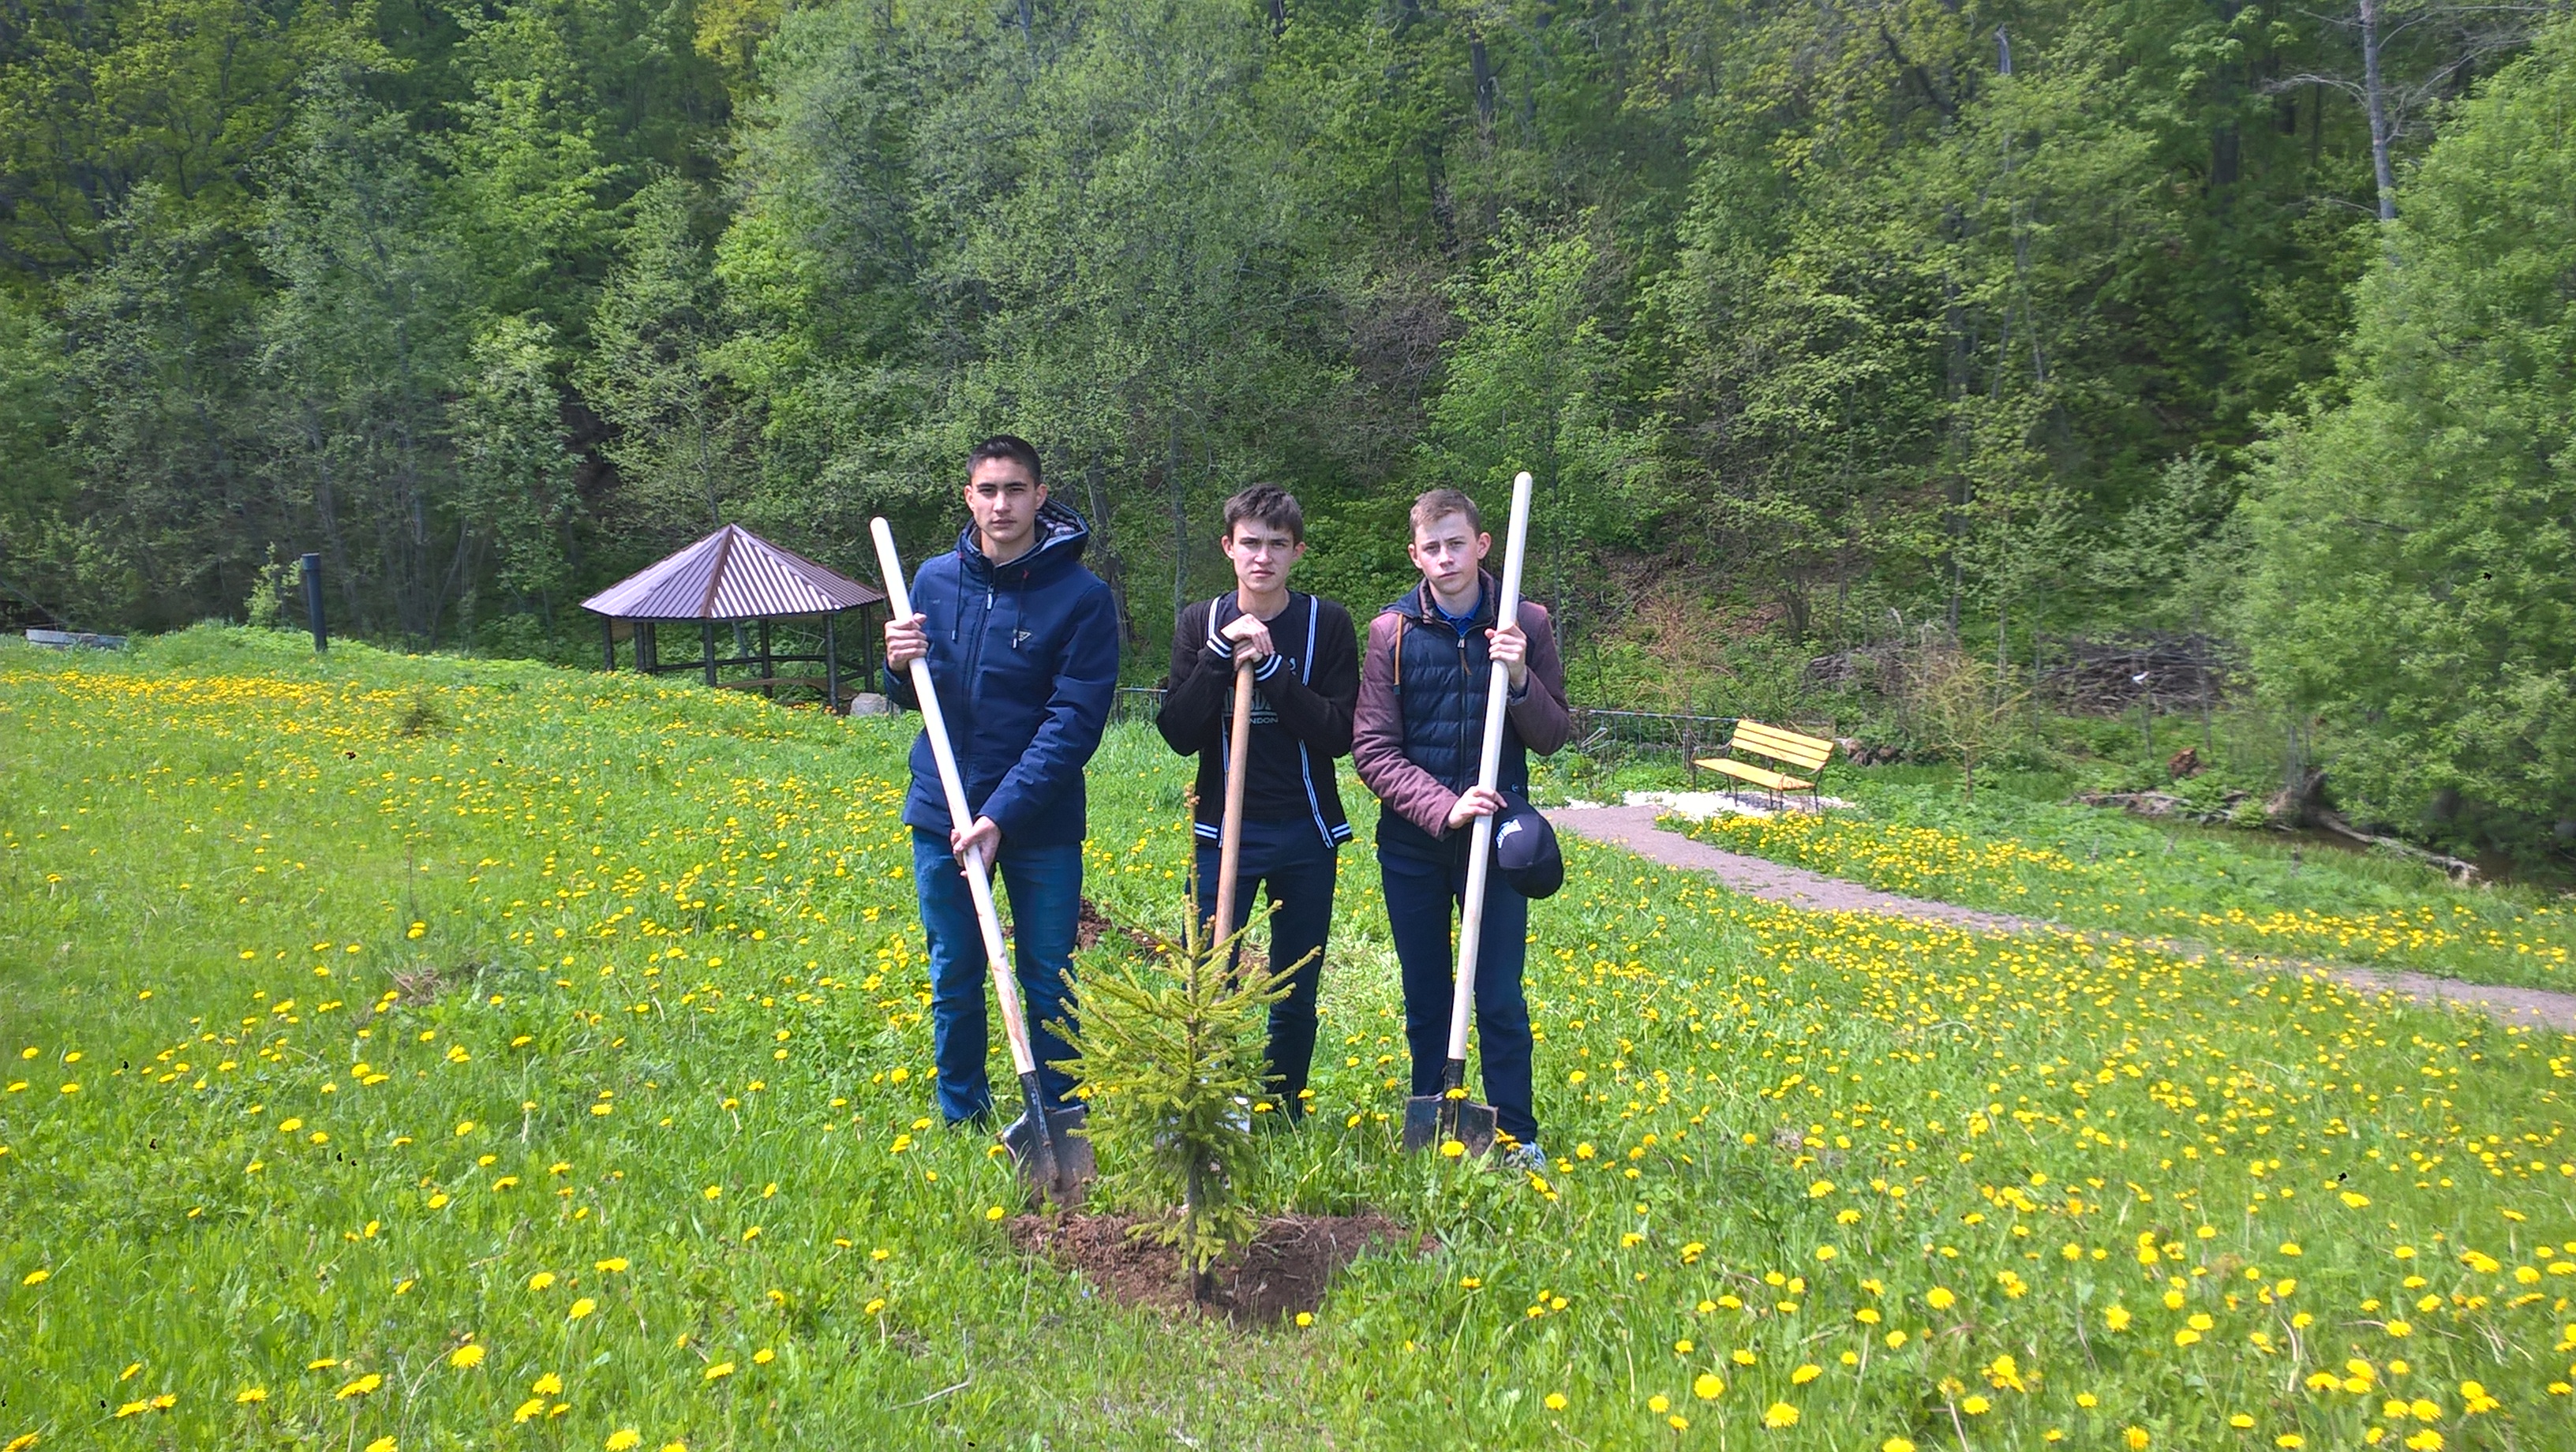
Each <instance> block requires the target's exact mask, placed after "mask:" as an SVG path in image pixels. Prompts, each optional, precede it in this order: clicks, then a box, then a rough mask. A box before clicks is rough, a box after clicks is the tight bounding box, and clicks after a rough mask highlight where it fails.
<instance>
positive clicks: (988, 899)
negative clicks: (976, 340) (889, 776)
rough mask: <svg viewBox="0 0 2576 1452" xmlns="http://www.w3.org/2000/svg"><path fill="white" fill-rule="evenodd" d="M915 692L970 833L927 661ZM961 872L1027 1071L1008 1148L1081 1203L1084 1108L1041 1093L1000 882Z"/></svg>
mask: <svg viewBox="0 0 2576 1452" xmlns="http://www.w3.org/2000/svg"><path fill="white" fill-rule="evenodd" d="M868 531H869V533H871V534H873V535H875V536H876V542H877V568H878V570H880V571H881V572H883V574H884V576H885V587H886V600H887V603H888V604H889V605H891V606H892V607H893V609H894V614H895V618H896V619H898V620H902V619H906V618H908V617H910V616H911V614H912V592H911V591H910V590H909V589H908V588H907V587H906V585H905V583H904V574H903V561H902V560H901V559H899V558H897V557H896V555H895V551H894V531H892V530H890V529H888V528H887V527H886V522H885V521H884V520H883V519H874V520H870V521H869V522H868ZM912 689H913V694H915V695H916V696H919V697H920V698H921V721H922V731H923V734H925V735H927V736H928V737H929V738H930V755H931V759H932V760H934V761H936V762H938V763H939V786H940V789H941V790H942V791H944V792H946V793H947V796H948V819H949V820H950V821H951V822H954V823H956V824H957V826H958V827H959V829H960V830H963V829H964V828H965V827H966V826H968V825H969V824H971V823H973V822H974V820H975V814H974V813H973V812H971V811H969V810H968V809H967V806H966V785H965V783H964V782H963V781H962V780H960V779H959V777H958V775H957V753H956V751H955V749H954V748H952V747H951V746H950V745H949V742H948V720H947V718H946V717H945V716H944V715H942V714H941V713H940V709H939V693H938V691H937V690H936V689H934V688H933V686H932V684H931V680H930V662H929V661H928V660H917V661H914V662H913V663H912ZM960 870H962V871H963V872H964V873H965V874H966V890H967V892H968V893H969V894H970V895H972V896H973V897H974V899H975V921H976V923H977V925H978V926H980V927H982V928H983V930H984V962H985V965H986V966H987V967H988V968H990V969H991V970H992V974H993V993H994V996H995V997H996V998H998V999H1000V1000H1001V1008H1002V1033H1003V1036H1004V1037H1006V1038H1008V1039H1009V1040H1010V1042H1011V1067H1012V1068H1013V1069H1015V1070H1017V1071H1019V1076H1020V1103H1021V1109H1020V1117H1019V1118H1018V1119H1015V1120H1013V1121H1011V1123H1010V1125H1009V1126H1008V1127H1006V1128H1005V1129H1003V1131H1002V1144H1003V1147H1004V1148H1006V1149H1008V1150H1009V1151H1010V1152H1011V1163H1012V1164H1013V1165H1014V1166H1016V1167H1017V1168H1018V1169H1019V1172H1020V1178H1021V1179H1023V1180H1025V1181H1027V1182H1028V1184H1029V1186H1030V1188H1031V1189H1032V1190H1034V1191H1036V1192H1037V1193H1038V1194H1039V1195H1041V1196H1044V1195H1053V1196H1054V1197H1055V1199H1056V1201H1057V1203H1059V1204H1062V1205H1074V1204H1079V1203H1080V1202H1081V1199H1082V1187H1083V1184H1084V1182H1086V1181H1088V1180H1089V1179H1091V1177H1092V1176H1093V1175H1094V1174H1095V1173H1096V1172H1097V1168H1098V1167H1097V1166H1096V1165H1095V1164H1094V1162H1093V1160H1092V1157H1091V1140H1090V1139H1089V1137H1087V1136H1086V1135H1084V1134H1083V1133H1082V1125H1083V1119H1084V1117H1085V1116H1084V1111H1083V1109H1082V1108H1081V1107H1079V1106H1076V1107H1074V1108H1071V1109H1049V1108H1048V1107H1047V1104H1046V1099H1045V1096H1044V1095H1043V1094H1041V1093H1040V1092H1039V1090H1038V1065H1037V1057H1036V1055H1034V1054H1032V1053H1031V1052H1030V1051H1029V1021H1028V1014H1027V1012H1026V1010H1025V1009H1023V1008H1022V1007H1021V1004H1020V980H1019V976H1018V975H1017V974H1015V973H1013V972H1012V971H1011V958H1010V954H1009V953H1008V952H1007V951H1005V950H1004V949H1003V947H1002V919H1001V915H1000V914H998V913H996V912H995V911H994V910H993V884H992V882H991V880H990V879H989V878H988V877H987V876H986V875H985V874H986V872H987V871H988V870H989V864H987V863H986V862H985V861H984V859H983V857H982V855H981V854H970V855H968V857H967V858H966V860H965V861H964V862H963V863H961V864H960Z"/></svg>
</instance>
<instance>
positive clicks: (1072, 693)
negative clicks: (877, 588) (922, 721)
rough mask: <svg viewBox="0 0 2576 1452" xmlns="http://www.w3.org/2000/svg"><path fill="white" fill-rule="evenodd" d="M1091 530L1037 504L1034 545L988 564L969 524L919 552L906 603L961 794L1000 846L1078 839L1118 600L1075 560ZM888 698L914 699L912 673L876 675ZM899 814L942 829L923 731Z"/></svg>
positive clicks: (940, 802)
mask: <svg viewBox="0 0 2576 1452" xmlns="http://www.w3.org/2000/svg"><path fill="white" fill-rule="evenodd" d="M1090 538H1091V531H1090V529H1089V527H1088V526H1086V525H1084V524H1083V522H1082V517H1081V516H1080V515H1077V514H1075V513H1074V512H1073V511H1072V510H1071V509H1068V508H1066V507H1065V506H1064V505H1062V504H1060V503H1057V502H1056V501H1055V500H1052V499H1050V500H1048V501H1047V502H1046V503H1045V504H1043V505H1041V506H1040V507H1039V509H1038V517H1037V542H1036V543H1035V544H1034V545H1032V546H1031V547H1030V549H1029V551H1028V552H1027V553H1026V554H1023V555H1021V556H1020V557H1019V558H1018V559H1015V560H1013V561H1011V562H1010V563H1009V564H1006V565H1003V566H1001V567H1000V568H998V569H997V568H995V567H994V565H993V564H992V562H991V561H989V560H987V559H986V558H985V557H984V550H983V547H982V545H981V543H980V542H979V541H978V540H977V539H976V536H975V529H974V526H972V525H969V526H967V527H966V528H965V529H964V530H962V531H960V532H959V534H958V536H957V548H956V549H955V550H954V551H952V552H950V553H948V554H944V555H938V556H935V557H933V558H930V559H927V560H924V561H922V562H921V568H920V569H919V570H918V571H916V572H915V573H914V575H913V579H912V608H913V609H914V610H916V611H918V612H919V613H920V614H922V615H923V616H925V617H927V621H926V623H925V625H924V627H923V628H924V630H925V632H926V633H927V634H928V635H929V637H930V657H929V659H930V673H931V680H932V682H933V684H934V685H935V686H936V687H937V689H938V691H939V704H940V705H941V706H942V707H944V708H946V712H947V718H948V734H949V738H950V744H951V745H952V746H953V747H954V748H955V749H956V752H957V773H958V775H959V776H960V777H962V778H964V780H965V786H966V804H967V806H969V807H970V808H972V809H973V810H974V811H975V813H976V815H978V816H984V817H990V818H992V819H993V821H994V823H995V825H997V826H999V827H1000V828H1001V829H1002V842H1003V845H1004V846H1005V847H1009V846H1011V845H1013V844H1020V845H1026V846H1032V847H1053V846H1061V845H1063V844H1065V843H1068V842H1080V841H1081V840H1082V839H1083V836H1084V833H1085V831H1086V830H1087V827H1086V823H1085V820H1084V801H1083V790H1082V769H1083V767H1084V766H1085V765H1086V764H1087V763H1088V762H1089V761H1090V760H1091V753H1092V752H1094V751H1095V750H1097V749H1099V746H1100V732H1101V729H1102V728H1103V727H1104V726H1106V725H1107V724H1108V721H1109V707H1110V703H1111V702H1112V701H1113V700H1115V699H1116V697H1117V694H1118V609H1117V605H1116V603H1115V601H1114V600H1113V599H1112V597H1111V596H1110V593H1109V587H1108V586H1107V585H1105V584H1102V583H1101V581H1100V577H1099V576H1097V575H1094V574H1093V573H1091V571H1090V570H1088V569H1086V568H1084V567H1083V563H1082V549H1083V546H1084V544H1086V543H1087V542H1088V541H1089V540H1090ZM886 695H887V696H889V697H890V698H892V699H893V700H894V701H895V702H896V703H898V704H900V705H902V706H904V707H906V708H907V709H911V710H918V709H920V706H921V703H920V701H919V700H918V699H917V698H916V697H915V696H914V695H913V690H912V675H911V673H910V672H909V671H907V672H904V673H903V674H901V675H897V674H896V673H894V672H893V671H888V672H886ZM903 819H904V821H905V822H906V823H907V824H909V825H911V826H915V827H921V828H926V829H928V830H930V831H932V832H937V833H941V834H945V833H946V832H947V831H948V828H949V821H948V801H947V794H946V793H945V792H943V791H941V790H940V787H939V765H938V762H937V760H936V759H935V758H933V757H932V756H931V754H930V737H929V734H928V733H927V732H925V733H923V734H922V735H921V736H919V737H917V738H915V739H914V741H913V743H912V792H911V794H910V795H909V796H907V797H906V798H905V800H904V804H903Z"/></svg>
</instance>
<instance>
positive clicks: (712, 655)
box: [698, 620, 716, 686]
mask: <svg viewBox="0 0 2576 1452" xmlns="http://www.w3.org/2000/svg"><path fill="white" fill-rule="evenodd" d="M698 639H699V640H700V641H701V642H702V643H703V644H704V646H705V647H706V653H707V684H708V685H711V686H712V685H714V684H715V683H716V623H715V622H714V621H712V620H702V621H699V622H698Z"/></svg>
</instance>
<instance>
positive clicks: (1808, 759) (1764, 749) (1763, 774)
mask: <svg viewBox="0 0 2576 1452" xmlns="http://www.w3.org/2000/svg"><path fill="white" fill-rule="evenodd" d="M1726 749H1727V752H1728V753H1729V754H1728V755H1725V756H1713V757H1709V758H1707V759H1705V760H1702V761H1700V762H1698V763H1697V764H1698V765H1700V766H1704V767H1707V768H1708V769H1709V770H1710V771H1715V772H1723V773H1724V774H1726V775H1728V776H1731V777H1734V778H1736V779H1737V780H1739V781H1749V782H1751V783H1753V784H1754V785H1755V786H1758V787H1762V788H1765V789H1767V790H1768V791H1769V792H1770V793H1771V795H1772V798H1773V799H1774V800H1775V801H1776V800H1777V799H1779V798H1780V796H1781V795H1782V794H1784V793H1787V792H1807V793H1810V794H1812V793H1813V792H1814V791H1815V789H1816V784H1815V782H1814V781H1812V780H1810V779H1807V778H1801V777H1795V776H1790V775H1788V774H1787V773H1785V772H1778V771H1773V770H1771V769H1769V768H1768V767H1761V766H1755V765H1753V764H1752V763H1751V762H1748V761H1741V760H1738V759H1737V757H1738V756H1759V757H1763V758H1765V759H1767V760H1770V761H1774V762H1777V763H1779V764H1780V765H1782V766H1788V767H1795V768H1797V769H1798V770H1801V771H1805V772H1809V773H1813V772H1815V771H1816V770H1818V769H1819V768H1821V767H1822V766H1824V764H1825V762H1826V761H1827V760H1828V759H1830V758H1831V757H1832V756H1833V754H1834V744H1833V743H1832V742H1830V741H1826V740H1823V739H1821V738H1819V737H1814V736H1801V735H1799V734H1798V733H1797V732H1795V731H1783V730H1781V729H1780V728H1779V727H1777V726H1765V725H1763V724H1762V723H1761V722H1759V721H1738V722H1736V723H1735V734H1734V735H1732V736H1730V737H1728V738H1727V742H1726Z"/></svg>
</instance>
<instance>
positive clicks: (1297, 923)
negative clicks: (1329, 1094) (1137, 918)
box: [1199, 820, 1339, 1120]
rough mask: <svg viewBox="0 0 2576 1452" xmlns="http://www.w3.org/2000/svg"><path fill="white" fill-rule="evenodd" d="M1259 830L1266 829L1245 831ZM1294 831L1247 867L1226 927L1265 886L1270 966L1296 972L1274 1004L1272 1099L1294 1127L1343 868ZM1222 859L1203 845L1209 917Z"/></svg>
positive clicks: (1309, 833) (1243, 919)
mask: <svg viewBox="0 0 2576 1452" xmlns="http://www.w3.org/2000/svg"><path fill="white" fill-rule="evenodd" d="M1255 825H1263V826H1266V825H1268V824H1266V823H1262V824H1255V823H1246V824H1245V826H1246V827H1247V828H1250V827H1253V826H1255ZM1294 826H1295V828H1296V829H1297V830H1296V831H1295V832H1293V833H1287V834H1282V836H1283V839H1284V840H1282V841H1281V842H1280V843H1279V844H1278V845H1279V849H1280V850H1278V851H1276V852H1275V853H1270V854H1264V856H1263V857H1262V858H1261V859H1259V860H1250V861H1247V862H1246V863H1245V864H1244V865H1243V866H1242V868H1240V869H1239V870H1238V871H1237V872H1236V874H1235V885H1234V921H1233V922H1232V923H1230V924H1228V925H1227V931H1229V932H1232V931H1239V930H1241V929H1242V927H1243V926H1244V925H1245V924H1246V923H1249V922H1251V921H1252V894H1253V892H1254V890H1255V889H1256V888H1259V887H1261V886H1264V885H1267V886H1268V888H1269V890H1270V966H1271V967H1273V968H1286V967H1287V966H1289V965H1290V964H1296V965H1297V969H1296V971H1295V972H1294V973H1292V974H1290V975H1289V978H1288V996H1287V997H1285V998H1283V999H1280V1000H1279V1001H1278V1002H1277V1003H1274V1004H1272V1005H1270V1055H1269V1057H1270V1093H1271V1095H1272V1097H1273V1099H1274V1100H1275V1101H1276V1103H1277V1104H1278V1106H1279V1109H1280V1112H1281V1113H1282V1114H1284V1115H1286V1116H1287V1117H1288V1118H1289V1119H1292V1120H1293V1119H1296V1118H1299V1117H1301V1116H1303V1115H1304V1114H1305V1112H1306V1101H1305V1097H1304V1096H1305V1092H1306V1075H1307V1073H1308V1071H1309V1070H1311V1069H1312V1068H1313V1067H1314V1062H1315V990H1316V987H1317V986H1318V985H1319V984H1320V983H1321V982H1322V981H1323V976H1324V941H1325V937H1326V935H1327V934H1328V933H1329V932H1330V931H1331V929H1332V926H1333V879H1334V869H1335V867H1337V866H1338V865H1339V862H1338V858H1337V855H1336V854H1335V853H1334V851H1333V849H1332V848H1331V847H1328V846H1326V845H1325V844H1324V839H1323V836H1322V834H1321V833H1318V832H1316V831H1314V830H1313V829H1312V828H1311V827H1309V826H1308V825H1307V823H1306V822H1304V821H1303V820H1300V821H1298V822H1296V823H1295V824H1294ZM1246 835H1247V836H1249V835H1250V834H1249V832H1247V834H1246ZM1246 845H1247V847H1248V846H1249V845H1250V844H1249V843H1247V844H1246ZM1217 856H1218V853H1217V847H1216V844H1214V843H1212V842H1206V841H1202V842H1201V843H1200V844H1199V881H1200V882H1202V883H1205V884H1207V886H1206V887H1205V888H1203V889H1202V890H1203V891H1204V892H1206V893H1207V895H1208V899H1209V902H1208V911H1209V912H1210V913H1214V912H1215V911H1216V905H1215V901H1214V899H1215V896H1216V886H1215V884H1216V874H1217ZM1247 856H1249V854H1248V853H1247Z"/></svg>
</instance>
